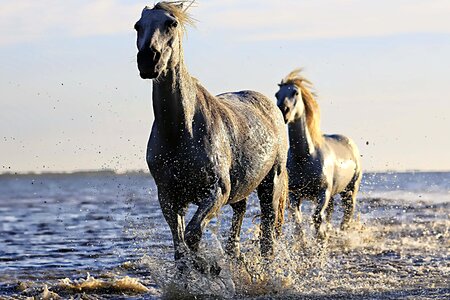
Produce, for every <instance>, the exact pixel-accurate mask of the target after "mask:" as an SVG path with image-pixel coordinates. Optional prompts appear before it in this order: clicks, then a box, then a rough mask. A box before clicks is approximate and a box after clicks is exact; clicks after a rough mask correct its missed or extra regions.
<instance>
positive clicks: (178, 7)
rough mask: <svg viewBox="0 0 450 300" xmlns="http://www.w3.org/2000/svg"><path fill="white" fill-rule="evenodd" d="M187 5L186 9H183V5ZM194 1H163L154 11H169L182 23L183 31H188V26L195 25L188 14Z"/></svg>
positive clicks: (157, 4)
mask: <svg viewBox="0 0 450 300" xmlns="http://www.w3.org/2000/svg"><path fill="white" fill-rule="evenodd" d="M185 3H189V4H188V5H187V7H186V8H184V9H183V5H184V4H185ZM193 3H194V1H186V0H184V1H183V0H181V1H170V2H169V1H161V2H158V3H156V4H155V6H154V7H153V9H162V10H165V11H167V12H168V13H169V14H172V15H173V16H174V17H175V18H176V19H177V20H178V22H179V23H180V25H181V26H182V28H183V31H186V25H191V26H194V25H195V20H194V18H192V17H191V16H190V15H189V14H188V13H187V10H188V8H189V7H191V5H192V4H193Z"/></svg>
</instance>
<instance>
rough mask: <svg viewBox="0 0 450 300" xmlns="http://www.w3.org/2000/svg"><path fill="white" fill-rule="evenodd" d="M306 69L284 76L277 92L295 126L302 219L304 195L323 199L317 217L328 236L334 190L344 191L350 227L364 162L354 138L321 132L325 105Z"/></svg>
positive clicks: (294, 175)
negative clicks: (320, 102) (304, 72)
mask: <svg viewBox="0 0 450 300" xmlns="http://www.w3.org/2000/svg"><path fill="white" fill-rule="evenodd" d="M300 71H301V70H300V69H298V70H294V71H293V72H291V73H290V74H289V75H288V76H287V77H286V78H284V79H283V80H282V81H281V84H279V87H280V88H279V91H278V92H277V93H276V94H275V96H276V98H277V101H278V102H277V104H278V107H279V109H280V110H281V112H282V113H283V116H284V120H285V122H286V123H288V129H289V130H288V131H289V143H290V148H289V155H288V164H287V168H288V172H289V191H290V193H289V198H290V204H291V208H292V209H293V213H294V215H295V218H296V220H297V222H300V221H301V209H300V205H301V201H302V200H303V199H310V200H313V201H317V207H316V210H315V212H314V216H313V220H314V224H315V227H316V230H317V234H318V236H319V237H320V238H323V237H325V234H326V232H325V228H324V226H323V225H324V223H323V221H324V220H325V219H327V220H328V221H330V218H331V214H332V212H333V208H334V203H333V196H334V195H337V194H340V195H341V198H342V203H343V206H344V218H343V221H342V223H341V228H342V229H346V228H347V227H348V225H349V222H350V221H351V219H352V217H353V214H354V210H355V201H356V194H357V192H358V189H359V184H360V182H361V176H362V174H361V163H360V158H359V152H358V148H357V147H356V145H355V144H354V143H353V141H352V140H350V139H349V138H347V137H345V136H343V135H323V134H322V133H321V131H320V111H319V106H318V104H317V102H316V100H315V99H314V94H313V93H312V92H311V91H310V86H311V83H310V82H309V81H308V80H306V79H305V78H304V77H302V76H301V75H300Z"/></svg>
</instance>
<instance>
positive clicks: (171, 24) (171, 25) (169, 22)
mask: <svg viewBox="0 0 450 300" xmlns="http://www.w3.org/2000/svg"><path fill="white" fill-rule="evenodd" d="M177 26H178V21H177V20H167V21H166V27H167V28H175V27H177Z"/></svg>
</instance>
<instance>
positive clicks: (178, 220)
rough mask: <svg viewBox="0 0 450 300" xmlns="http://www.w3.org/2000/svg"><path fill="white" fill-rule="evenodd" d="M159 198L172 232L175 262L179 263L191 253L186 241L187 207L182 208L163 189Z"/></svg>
mask: <svg viewBox="0 0 450 300" xmlns="http://www.w3.org/2000/svg"><path fill="white" fill-rule="evenodd" d="M158 198H159V204H160V206H161V210H162V213H163V215H164V218H165V219H166V222H167V224H168V225H169V227H170V231H171V232H172V239H173V247H174V253H175V260H176V261H177V260H179V259H181V258H183V257H184V256H185V255H186V254H187V253H188V252H189V249H188V247H187V245H186V243H185V240H184V228H185V223H184V214H185V211H186V207H185V205H184V206H180V205H179V203H177V202H176V201H175V197H173V196H169V194H168V193H166V192H165V191H163V190H162V189H158Z"/></svg>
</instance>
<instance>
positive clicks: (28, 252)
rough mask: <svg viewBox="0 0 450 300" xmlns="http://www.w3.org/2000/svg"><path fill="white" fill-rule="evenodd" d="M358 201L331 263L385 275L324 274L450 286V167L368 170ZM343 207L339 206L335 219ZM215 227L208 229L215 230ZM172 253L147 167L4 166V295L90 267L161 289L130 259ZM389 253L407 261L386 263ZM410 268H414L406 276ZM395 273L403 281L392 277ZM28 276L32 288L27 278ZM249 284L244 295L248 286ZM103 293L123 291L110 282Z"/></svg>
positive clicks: (0, 206) (252, 212)
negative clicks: (24, 169)
mask: <svg viewBox="0 0 450 300" xmlns="http://www.w3.org/2000/svg"><path fill="white" fill-rule="evenodd" d="M311 209H312V204H311V203H308V202H306V203H305V205H304V207H303V211H304V215H305V216H308V215H309V214H310V212H311ZM357 210H358V211H357V218H359V222H360V223H361V224H362V225H361V226H364V230H359V231H355V232H354V235H353V236H351V237H350V240H351V241H353V242H352V243H350V244H351V245H350V246H348V247H350V248H351V249H350V250H348V249H347V250H346V251H342V249H341V248H340V247H337V248H333V249H332V250H330V253H331V254H330V258H329V263H328V264H329V265H330V264H331V265H334V266H336V265H339V266H340V267H342V268H344V267H343V266H344V264H347V265H346V267H345V268H346V269H345V270H346V272H347V273H345V274H347V275H346V276H348V278H352V277H355V276H356V277H358V276H362V275H361V274H360V273H357V272H361V270H366V271H367V272H369V273H371V274H384V275H385V277H383V278H384V279H383V282H384V284H383V286H381V287H376V285H375V284H371V280H374V279H373V278H372V277H367V278H366V279H367V282H366V283H367V286H366V285H365V284H366V283H364V279H365V278H364V276H362V277H361V278H360V280H361V283H360V285H359V286H358V287H357V288H355V289H356V290H351V291H352V292H349V291H348V290H349V289H350V287H345V288H344V286H346V285H345V284H342V283H341V284H338V281H337V280H338V279H337V277H336V278H335V277H333V275H332V273H330V274H328V275H327V274H326V272H327V271H326V270H324V271H323V272H325V275H323V276H325V277H327V276H329V277H330V279H329V280H330V282H335V283H334V285H333V288H332V289H331V290H330V291H333V292H336V293H338V294H339V295H344V296H345V295H347V296H348V297H350V296H352V297H353V296H354V297H357V296H358V295H360V293H363V294H364V292H366V293H369V294H370V295H372V296H373V297H374V298H380V299H381V298H383V297H385V296H389V297H390V296H392V297H394V298H395V297H396V296H398V294H396V293H398V291H399V290H402V291H403V289H404V290H405V291H410V292H409V294H408V292H406V295H410V296H414V295H416V296H417V291H418V290H420V289H421V290H422V291H427V292H425V293H424V294H423V295H421V296H420V297H424V298H427V295H428V296H430V297H434V296H436V295H437V297H446V295H449V293H450V292H449V289H448V288H449V286H450V285H449V282H450V281H449V276H450V275H449V271H450V250H449V249H450V244H449V237H450V234H449V224H450V221H449V214H450V172H440V173H439V172H436V173H420V172H418V173H412V172H411V173H378V174H375V173H371V174H366V175H364V178H363V181H362V186H361V191H360V194H359V196H358V209H357ZM258 214H259V208H258V202H257V199H256V197H254V196H253V197H251V201H250V203H249V208H248V211H247V214H246V219H245V222H244V230H243V231H244V232H243V242H244V243H245V241H246V240H251V239H252V231H251V228H252V227H254V226H255V223H254V221H252V219H253V217H255V216H257V215H258ZM341 214H342V211H341V210H340V209H338V210H337V212H336V213H335V216H334V219H333V224H334V225H336V224H338V223H339V220H340V219H339V218H340V216H341ZM230 217H231V210H230V209H229V208H228V207H226V208H224V210H223V212H222V213H221V214H220V216H219V217H218V219H217V220H214V221H213V222H212V225H211V226H210V227H211V228H216V227H219V231H218V232H216V234H217V235H218V238H219V241H220V242H223V240H224V239H225V237H226V231H227V228H228V225H229V221H230ZM286 226H289V225H286ZM335 227H336V226H335ZM210 236H211V234H208V233H207V234H206V236H205V239H208V238H209V237H210ZM346 247H347V246H346ZM243 251H244V252H245V251H246V249H245V248H244V249H243ZM249 251H250V250H248V249H247V255H249ZM172 255H173V254H172V242H171V234H170V231H169V230H168V227H167V225H166V223H165V221H164V219H163V217H162V215H161V212H160V208H159V204H158V201H157V197H156V186H155V183H154V181H153V180H152V178H151V177H150V176H149V175H147V174H139V173H134V174H124V175H117V174H112V173H107V172H103V173H102V172H100V173H79V174H69V175H27V176H23V175H22V176H15V175H8V176H0V296H1V295H8V296H14V297H25V296H29V295H33V293H37V291H40V289H41V288H42V286H43V285H44V284H47V285H48V286H50V287H52V286H55V285H56V284H57V282H58V280H59V279H63V278H66V277H67V278H70V279H72V280H75V279H79V278H82V277H86V274H87V272H89V273H90V274H93V275H95V276H97V277H103V278H114V277H123V276H132V277H134V278H137V279H139V281H140V282H141V283H142V284H144V285H145V286H147V287H149V288H152V291H153V292H152V293H147V294H144V295H142V294H141V295H139V296H133V295H124V294H120V297H124V298H133V297H137V298H141V297H147V298H153V297H156V298H158V297H160V296H161V295H163V294H164V291H162V287H161V286H160V284H159V283H157V282H156V281H155V277H154V276H152V274H151V273H152V270H146V269H145V266H144V265H140V266H139V265H138V266H137V267H135V268H131V269H130V268H128V267H125V266H126V264H127V262H137V261H140V260H142V258H143V257H146V256H150V257H152V258H153V259H154V260H155V259H156V260H157V261H158V260H160V261H161V268H163V266H165V265H166V263H170V262H171V261H172ZM390 255H391V256H390ZM397 255H398V256H397ZM336 257H339V260H336ZM386 262H389V264H390V266H392V268H396V269H397V270H400V271H398V273H396V274H391V273H392V270H391V271H389V270H388V271H386V269H385V267H386ZM421 262H422V263H421ZM341 264H342V265H341ZM402 270H403V271H402ZM401 272H404V273H401ZM402 274H403V275H402ZM405 274H407V276H410V278H409V279H408V278H407V277H406V279H407V280H406V279H404V278H403V277H402V276H406V275H405ZM371 276H377V275H371ZM386 276H387V277H386ZM344 277H345V276H344ZM358 278H359V277H358ZM386 278H391V279H392V280H393V281H397V283H398V284H399V285H398V284H392V286H390V284H391V283H390V282H391V281H389V280H387V279H386ZM402 278H403V279H402ZM21 282H22V283H23V282H25V283H26V289H25V288H19V283H21ZM378 282H379V280H378ZM425 288H427V289H428V290H426V289H425ZM446 288H447V289H446ZM330 291H328V293H329V292H330ZM390 291H391V292H390ZM322 292H323V294H320V293H322ZM239 293H240V292H239V291H237V296H236V297H237V298H240V297H243V296H244V292H242V291H241V294H239ZM255 293H256V292H255ZM292 293H293V294H294V295H295V293H299V294H298V295H303V296H308V297H314V296H317V295H322V296H323V295H326V294H327V290H313V291H307V290H303V289H295V288H292ZM315 293H316V294H315ZM317 293H318V294H317ZM346 293H347V294H346ZM386 293H388V294H386ZM389 293H392V294H389ZM75 295H76V294H71V295H70V296H75ZM93 295H94V296H95V297H97V298H111V297H112V298H117V297H119V296H118V295H113V294H110V293H109V292H108V293H105V292H104V291H103V292H99V293H95V292H94V294H93ZM239 295H240V296H239ZM245 295H247V294H245ZM264 295H265V294H262V295H261V294H260V295H259V296H264ZM268 295H269V294H266V296H268ZM66 296H67V297H69V296H68V295H67V294H66ZM247 296H248V295H247ZM344 296H343V297H344Z"/></svg>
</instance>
